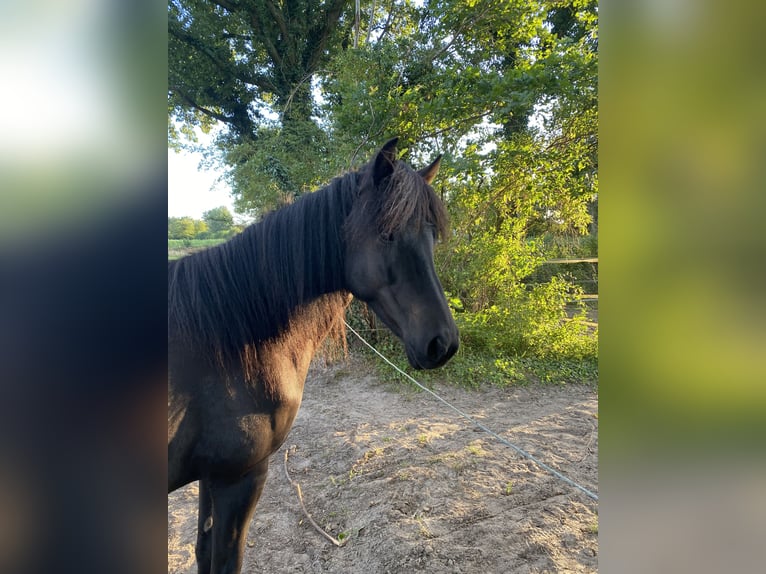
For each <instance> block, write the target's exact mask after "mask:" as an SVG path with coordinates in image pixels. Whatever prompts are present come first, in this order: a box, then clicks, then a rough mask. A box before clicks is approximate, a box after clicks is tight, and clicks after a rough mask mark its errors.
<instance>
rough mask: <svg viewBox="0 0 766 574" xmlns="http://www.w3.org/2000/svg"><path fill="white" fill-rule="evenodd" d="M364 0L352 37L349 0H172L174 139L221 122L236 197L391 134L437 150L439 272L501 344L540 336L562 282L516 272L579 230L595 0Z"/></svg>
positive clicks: (586, 192) (591, 125) (274, 187)
mask: <svg viewBox="0 0 766 574" xmlns="http://www.w3.org/2000/svg"><path fill="white" fill-rule="evenodd" d="M361 4H362V6H361V8H362V14H361V19H360V27H359V31H358V35H357V36H356V40H357V41H356V42H352V41H350V40H351V36H352V27H351V24H352V20H353V19H352V17H351V6H352V4H351V3H350V2H347V3H345V4H344V3H343V2H334V1H332V0H325V1H318V0H314V1H310V0H295V1H294V2H283V3H281V4H276V3H275V2H273V1H271V0H265V1H261V2H256V1H254V0H248V1H245V0H241V1H240V2H235V0H227V2H212V3H207V2H202V1H201V0H172V2H171V6H170V8H169V11H170V21H171V22H170V24H169V27H170V35H171V41H170V42H171V46H170V48H169V49H170V52H171V54H170V56H169V62H170V68H171V70H170V86H171V87H170V94H169V110H170V113H171V116H172V118H173V120H174V121H173V122H171V134H170V135H171V139H172V141H178V140H179V138H181V137H182V134H183V133H184V131H185V132H186V133H188V132H189V129H190V128H191V127H193V126H195V125H209V122H213V121H220V122H222V124H223V125H225V126H228V127H227V129H226V130H224V132H223V135H222V136H221V137H219V139H218V141H217V147H216V149H215V152H214V153H211V160H214V161H219V162H222V163H223V164H225V165H226V166H227V169H228V179H229V182H230V184H231V185H232V188H233V190H234V193H235V195H236V197H237V199H236V202H235V203H236V206H237V210H238V211H242V212H251V213H253V212H256V213H260V212H263V211H265V210H267V209H269V208H271V207H274V206H275V205H278V204H279V203H280V202H282V201H285V200H289V198H290V197H291V196H294V195H297V194H300V193H304V192H306V191H308V190H310V189H312V188H315V187H316V186H318V185H319V184H320V183H322V182H326V181H327V180H328V179H329V178H330V176H332V175H335V174H337V173H339V172H341V171H343V170H345V169H348V168H350V167H354V166H356V165H358V164H359V162H360V161H361V160H363V159H365V158H366V157H368V156H369V154H370V153H371V152H372V151H373V150H374V148H375V147H376V146H378V145H379V144H380V143H381V142H382V141H384V140H385V139H386V138H388V137H391V136H394V135H396V136H399V137H400V142H401V144H402V148H403V150H402V151H403V157H404V159H406V160H407V161H409V162H410V163H412V164H413V165H416V166H418V165H423V164H424V163H425V162H426V161H427V160H428V159H430V158H431V157H433V155H435V153H437V152H441V153H444V155H445V159H444V161H443V162H442V169H441V172H440V177H439V180H438V182H437V191H438V193H439V194H440V195H441V196H442V197H443V198H444V200H445V201H446V203H447V205H448V208H449V210H450V214H451V219H452V232H451V234H450V236H449V237H448V238H447V240H446V241H445V242H444V244H443V245H441V246H440V247H439V249H438V251H437V264H438V266H439V271H440V274H441V276H442V277H443V283H444V286H445V288H446V289H447V290H448V291H450V292H451V293H452V295H453V296H454V298H455V299H456V300H457V299H459V300H460V301H461V305H462V308H463V310H464V311H465V313H464V317H468V318H471V320H473V319H475V320H476V324H479V323H481V321H484V323H482V324H483V325H484V326H485V327H486V328H487V329H489V327H492V329H495V332H506V333H509V335H508V337H507V339H508V340H511V339H513V340H514V341H515V342H514V343H513V345H512V346H513V347H514V348H515V349H517V350H519V349H521V348H524V346H525V345H526V346H527V347H528V348H534V349H538V350H539V349H541V348H543V347H544V346H545V345H546V344H547V343H546V338H547V339H548V340H550V341H554V340H556V337H555V336H554V335H551V333H554V331H555V329H559V327H560V324H561V323H562V321H561V320H560V319H561V317H560V316H558V315H556V314H555V313H553V312H551V313H548V314H546V313H547V312H546V313H542V312H541V311H540V309H543V308H544V309H548V310H551V309H554V310H555V309H556V306H557V305H559V304H560V303H561V302H562V301H563V300H565V299H566V297H571V292H570V291H568V290H570V286H568V285H567V284H565V282H558V283H556V282H552V283H551V285H549V286H547V287H546V288H545V289H548V291H545V290H544V289H543V290H540V289H538V290H537V291H535V290H534V289H530V286H529V285H528V284H527V283H526V281H527V278H529V277H530V276H531V274H532V273H533V272H534V271H535V269H536V268H537V267H538V266H539V265H540V263H541V262H542V261H543V260H544V259H545V249H546V246H545V242H544V238H545V237H547V236H548V235H551V234H553V235H572V236H579V235H581V234H584V233H587V230H588V227H589V224H590V223H591V221H592V212H593V210H592V208H591V209H590V210H589V206H592V205H593V203H594V201H595V200H596V198H597V194H598V162H597V147H598V138H597V134H598V131H597V127H598V126H597V124H598V113H597V47H598V7H597V4H596V2H595V1H593V0H507V1H504V2H498V1H496V0H471V1H470V2H466V1H464V0H426V1H425V2H414V1H412V0H389V1H388V2H373V1H363V2H362V3H361ZM316 14H322V15H323V16H322V18H320V19H319V20H317V19H316ZM310 15H313V16H312V17H311V18H310V17H309V16H310ZM312 22H313V24H312ZM256 24H258V26H256ZM354 44H358V46H357V47H354ZM285 62H291V63H294V64H295V66H294V67H290V68H289V70H286V69H285V67H284V63H285ZM296 70H297V71H296ZM245 112H246V113H245ZM205 122H208V124H206V123H205ZM176 125H180V126H181V128H180V131H178V132H176V131H173V130H174V128H173V126H176ZM535 305H537V307H534V306H535ZM533 307H534V308H533ZM490 309H495V311H491V312H490V311H488V310H490ZM559 311H561V309H559ZM514 313H515V315H514ZM535 317H536V318H535ZM535 324H536V325H538V327H539V325H543V324H544V325H545V328H542V327H539V328H538V327H535V328H532V327H527V326H529V325H535ZM515 325H521V327H517V326H515ZM525 325H526V326H525ZM468 327H469V328H468V329H467V332H469V333H470V332H471V330H470V325H468ZM566 328H570V327H566ZM572 328H574V327H572ZM513 329H517V330H516V331H513ZM519 329H520V330H519ZM524 329H526V331H525V330H524ZM530 329H531V330H530ZM485 331H486V330H485ZM512 331H513V333H512ZM533 331H534V333H533ZM555 332H558V331H555ZM561 332H563V331H561ZM543 333H544V334H545V335H544V336H543V335H542V334H543ZM552 344H553V343H551V345H552Z"/></svg>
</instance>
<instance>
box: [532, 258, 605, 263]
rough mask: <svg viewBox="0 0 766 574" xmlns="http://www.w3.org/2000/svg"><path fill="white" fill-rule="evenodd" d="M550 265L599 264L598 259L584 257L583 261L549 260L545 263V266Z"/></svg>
mask: <svg viewBox="0 0 766 574" xmlns="http://www.w3.org/2000/svg"><path fill="white" fill-rule="evenodd" d="M548 263H551V264H553V263H555V264H562V263H598V257H583V258H582V259H548V261H544V262H543V265H545V264H548Z"/></svg>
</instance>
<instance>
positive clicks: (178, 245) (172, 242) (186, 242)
mask: <svg viewBox="0 0 766 574" xmlns="http://www.w3.org/2000/svg"><path fill="white" fill-rule="evenodd" d="M224 241H226V240H225V239H168V250H170V249H200V248H203V247H212V246H213V245H219V244H221V243H223V242H224Z"/></svg>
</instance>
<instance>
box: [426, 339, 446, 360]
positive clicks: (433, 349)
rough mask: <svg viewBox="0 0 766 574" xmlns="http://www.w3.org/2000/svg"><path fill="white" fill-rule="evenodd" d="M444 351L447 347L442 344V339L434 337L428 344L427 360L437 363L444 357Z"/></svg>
mask: <svg viewBox="0 0 766 574" xmlns="http://www.w3.org/2000/svg"><path fill="white" fill-rule="evenodd" d="M446 351H447V345H446V344H445V343H444V339H443V338H442V337H441V335H439V336H436V337H434V338H433V339H431V342H430V343H428V349H427V352H428V359H429V360H431V361H434V362H437V361H439V359H441V358H442V357H443V356H444V353H445V352H446Z"/></svg>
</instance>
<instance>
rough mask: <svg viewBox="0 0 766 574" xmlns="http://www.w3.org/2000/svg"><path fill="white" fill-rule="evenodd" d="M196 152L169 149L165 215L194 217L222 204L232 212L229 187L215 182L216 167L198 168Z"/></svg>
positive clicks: (200, 215)
mask: <svg viewBox="0 0 766 574" xmlns="http://www.w3.org/2000/svg"><path fill="white" fill-rule="evenodd" d="M201 159H202V155H201V154H199V153H191V152H182V153H176V152H175V151H173V150H172V149H168V217H184V216H188V217H193V218H195V219H201V218H202V214H203V213H204V212H205V211H207V210H209V209H212V208H214V207H220V206H221V205H225V206H226V207H227V208H229V211H231V212H232V213H234V203H233V201H232V198H231V195H230V190H229V186H228V185H227V184H226V183H225V182H221V181H216V179H217V178H218V177H219V176H220V175H221V172H220V171H218V170H203V169H200V168H199V163H200V160H201Z"/></svg>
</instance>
